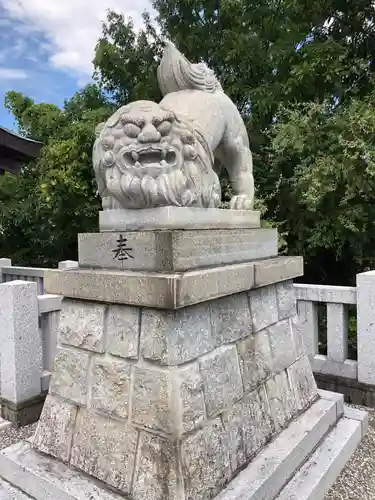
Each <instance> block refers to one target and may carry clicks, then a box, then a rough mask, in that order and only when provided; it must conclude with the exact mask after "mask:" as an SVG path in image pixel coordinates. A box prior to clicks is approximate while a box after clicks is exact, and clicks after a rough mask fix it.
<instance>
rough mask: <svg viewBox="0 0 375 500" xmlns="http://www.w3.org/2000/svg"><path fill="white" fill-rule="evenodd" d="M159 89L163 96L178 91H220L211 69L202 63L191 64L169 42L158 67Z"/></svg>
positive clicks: (220, 88)
mask: <svg viewBox="0 0 375 500" xmlns="http://www.w3.org/2000/svg"><path fill="white" fill-rule="evenodd" d="M158 81H159V87H160V90H161V92H162V94H163V96H165V95H167V94H170V93H171V92H178V91H179V90H202V91H203V92H209V93H214V92H217V91H222V87H221V85H220V82H219V80H218V79H217V78H216V76H215V73H214V72H213V70H212V69H210V68H208V67H207V66H206V65H205V64H204V63H199V64H192V63H191V62H190V61H188V60H187V59H186V57H185V56H184V55H183V54H181V52H180V51H179V50H178V49H177V48H176V46H175V45H174V44H173V43H171V42H166V44H165V48H164V52H163V57H162V59H161V61H160V65H159V67H158Z"/></svg>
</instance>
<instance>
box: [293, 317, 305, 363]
mask: <svg viewBox="0 0 375 500" xmlns="http://www.w3.org/2000/svg"><path fill="white" fill-rule="evenodd" d="M289 323H290V328H291V330H292V338H293V342H294V347H295V350H296V355H297V357H298V358H300V357H302V356H305V355H306V354H307V351H306V346H305V339H304V337H303V335H302V333H301V330H300V329H299V317H298V316H292V317H291V318H289Z"/></svg>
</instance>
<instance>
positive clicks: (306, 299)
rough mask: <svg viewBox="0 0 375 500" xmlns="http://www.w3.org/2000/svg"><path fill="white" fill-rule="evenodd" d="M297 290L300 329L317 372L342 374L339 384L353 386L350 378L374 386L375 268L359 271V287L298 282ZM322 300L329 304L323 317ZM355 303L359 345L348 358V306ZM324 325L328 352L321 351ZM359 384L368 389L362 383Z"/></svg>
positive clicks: (323, 302) (356, 330) (298, 324)
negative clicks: (321, 313)
mask: <svg viewBox="0 0 375 500" xmlns="http://www.w3.org/2000/svg"><path fill="white" fill-rule="evenodd" d="M295 291H296V297H297V301H298V321H297V331H298V332H299V334H300V335H302V336H303V338H304V342H305V346H306V350H307V353H308V355H309V358H310V361H311V363H312V367H313V371H314V373H315V374H316V375H323V376H331V377H332V380H333V379H334V378H336V379H337V378H340V379H341V382H340V384H341V385H340V387H342V384H343V385H345V384H346V385H350V386H351V387H354V385H355V384H354V385H353V384H352V383H351V382H350V381H352V382H353V383H358V384H360V385H364V384H365V385H371V386H375V271H370V272H366V273H362V274H359V275H357V286H356V287H340V286H321V285H302V284H295ZM321 304H324V305H325V306H326V314H325V317H324V318H323V321H322V318H321V317H320V318H319V317H318V316H319V315H318V308H319V305H321ZM355 306H356V309H357V310H356V320H355V319H354V318H353V319H354V325H353V324H352V331H351V335H352V337H354V338H352V342H353V343H354V344H356V346H357V349H356V352H357V356H356V357H357V359H349V357H350V356H349V355H348V332H349V322H348V309H349V308H350V307H351V308H353V307H355ZM323 328H324V329H325V328H326V345H327V354H326V355H323V354H320V353H319V341H320V338H321V335H322V333H323V334H324V333H325V332H322V329H323ZM355 337H356V338H355ZM351 357H355V356H351ZM358 388H360V389H361V390H362V391H364V390H366V388H364V387H363V386H362V387H359V385H358V386H357V389H358ZM367 389H370V388H368V387H367ZM371 392H374V391H373V388H372V391H371ZM372 403H373V402H372ZM372 405H373V404H371V406H372Z"/></svg>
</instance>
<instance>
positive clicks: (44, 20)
mask: <svg viewBox="0 0 375 500" xmlns="http://www.w3.org/2000/svg"><path fill="white" fill-rule="evenodd" d="M0 6H1V7H2V8H3V9H4V10H5V12H6V13H7V15H8V16H10V17H11V18H13V19H16V20H18V21H21V22H22V23H23V26H24V27H25V31H27V32H28V31H34V30H35V31H39V32H40V33H41V34H43V35H44V37H45V38H46V40H47V42H48V46H49V53H50V62H51V64H52V65H53V66H55V67H57V68H62V69H67V70H73V71H74V72H75V73H76V75H77V77H78V78H79V79H82V78H87V77H88V76H89V75H91V73H92V70H93V68H92V63H91V61H92V59H93V55H94V47H95V44H96V42H97V39H98V38H99V36H100V33H101V23H102V21H104V20H105V17H106V11H107V10H108V9H112V10H115V11H116V12H123V13H124V14H125V16H126V17H132V18H133V20H134V22H135V24H136V25H137V24H138V25H139V24H140V23H141V14H142V12H143V11H144V10H145V9H150V8H151V3H150V0H0Z"/></svg>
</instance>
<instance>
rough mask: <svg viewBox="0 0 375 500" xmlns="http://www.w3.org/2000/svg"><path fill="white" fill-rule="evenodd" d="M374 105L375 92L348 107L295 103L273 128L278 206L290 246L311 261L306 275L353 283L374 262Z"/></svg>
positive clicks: (282, 112)
mask: <svg viewBox="0 0 375 500" xmlns="http://www.w3.org/2000/svg"><path fill="white" fill-rule="evenodd" d="M374 106H375V93H373V92H372V93H371V94H369V95H368V96H367V97H366V98H364V99H352V100H351V101H350V103H349V104H348V105H345V106H344V105H339V106H332V105H331V104H330V103H328V102H323V103H321V104H316V103H310V104H306V105H296V106H295V107H289V108H288V109H285V108H284V109H282V110H280V113H279V116H278V120H277V124H276V125H275V126H274V127H273V129H272V132H271V134H270V135H271V145H270V149H269V161H270V162H271V164H272V165H273V168H274V170H275V172H276V173H277V174H278V175H279V178H278V182H277V189H276V190H275V196H274V199H273V201H272V203H273V207H274V212H275V216H276V218H277V220H278V221H279V222H280V227H281V228H282V229H283V231H284V232H285V233H286V234H287V235H288V236H287V243H288V248H289V251H290V252H292V253H297V254H301V255H303V256H304V257H305V259H306V261H307V264H308V265H307V269H306V274H305V277H304V279H306V278H308V279H309V280H313V281H321V282H333V283H335V284H349V283H350V284H354V283H355V274H356V273H357V272H359V271H361V270H363V269H365V268H367V267H368V266H374V264H375V253H374V248H375V234H374V230H373V228H374V226H375V113H374ZM287 172H290V175H289V176H288V175H285V173H287Z"/></svg>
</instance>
